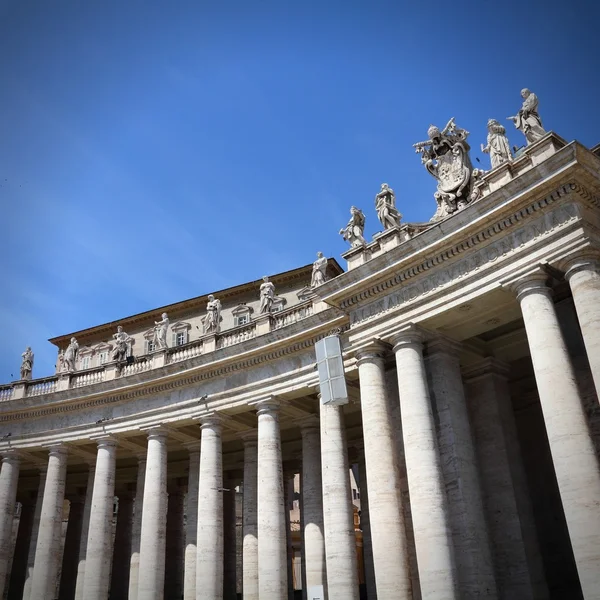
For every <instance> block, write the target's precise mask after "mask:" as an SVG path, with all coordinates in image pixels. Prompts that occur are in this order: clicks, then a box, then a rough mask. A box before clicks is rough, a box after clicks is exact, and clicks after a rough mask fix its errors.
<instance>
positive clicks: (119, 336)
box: [112, 325, 133, 362]
mask: <svg viewBox="0 0 600 600" xmlns="http://www.w3.org/2000/svg"><path fill="white" fill-rule="evenodd" d="M113 338H114V339H115V349H114V350H113V354H112V359H113V360H116V361H118V362H122V361H124V360H125V359H126V358H127V357H128V356H131V342H132V341H133V338H132V337H131V336H129V335H128V334H127V333H125V332H124V331H123V327H121V325H119V326H118V327H117V333H113Z"/></svg>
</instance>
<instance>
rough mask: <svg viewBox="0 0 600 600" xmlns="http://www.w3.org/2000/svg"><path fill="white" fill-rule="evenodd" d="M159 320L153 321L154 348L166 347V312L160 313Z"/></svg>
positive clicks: (167, 323)
mask: <svg viewBox="0 0 600 600" xmlns="http://www.w3.org/2000/svg"><path fill="white" fill-rule="evenodd" d="M161 317H162V319H161V320H160V321H154V344H155V348H156V349H162V348H166V347H167V330H168V329H169V318H168V317H167V313H163V314H162V315H161Z"/></svg>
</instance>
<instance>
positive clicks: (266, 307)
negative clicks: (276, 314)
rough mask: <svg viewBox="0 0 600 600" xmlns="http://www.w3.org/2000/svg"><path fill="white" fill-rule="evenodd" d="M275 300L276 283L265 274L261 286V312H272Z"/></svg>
mask: <svg viewBox="0 0 600 600" xmlns="http://www.w3.org/2000/svg"><path fill="white" fill-rule="evenodd" d="M274 300H275V285H273V282H272V281H269V278H268V277H267V276H266V275H265V276H264V277H263V283H262V284H261V286H260V311H259V312H260V314H261V315H262V314H265V313H270V312H271V307H272V306H273V301H274Z"/></svg>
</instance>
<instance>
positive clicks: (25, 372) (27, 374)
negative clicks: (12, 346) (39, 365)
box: [21, 346, 33, 379]
mask: <svg viewBox="0 0 600 600" xmlns="http://www.w3.org/2000/svg"><path fill="white" fill-rule="evenodd" d="M21 356H22V358H23V360H22V362H21V379H31V372H32V371H33V352H32V351H31V348H30V347H29V346H27V348H26V349H25V352H23V354H21Z"/></svg>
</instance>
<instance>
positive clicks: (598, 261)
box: [560, 251, 600, 281]
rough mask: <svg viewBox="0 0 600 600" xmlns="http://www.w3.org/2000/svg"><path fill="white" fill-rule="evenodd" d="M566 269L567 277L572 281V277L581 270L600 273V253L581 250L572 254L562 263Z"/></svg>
mask: <svg viewBox="0 0 600 600" xmlns="http://www.w3.org/2000/svg"><path fill="white" fill-rule="evenodd" d="M560 266H561V268H562V269H564V271H565V279H566V280H567V281H570V279H571V277H572V276H573V275H575V274H576V273H580V272H581V271H593V272H595V273H600V255H599V254H598V253H596V252H593V251H587V252H581V253H579V254H577V255H575V256H570V257H569V258H566V259H565V260H564V261H562V262H561V263H560Z"/></svg>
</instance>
